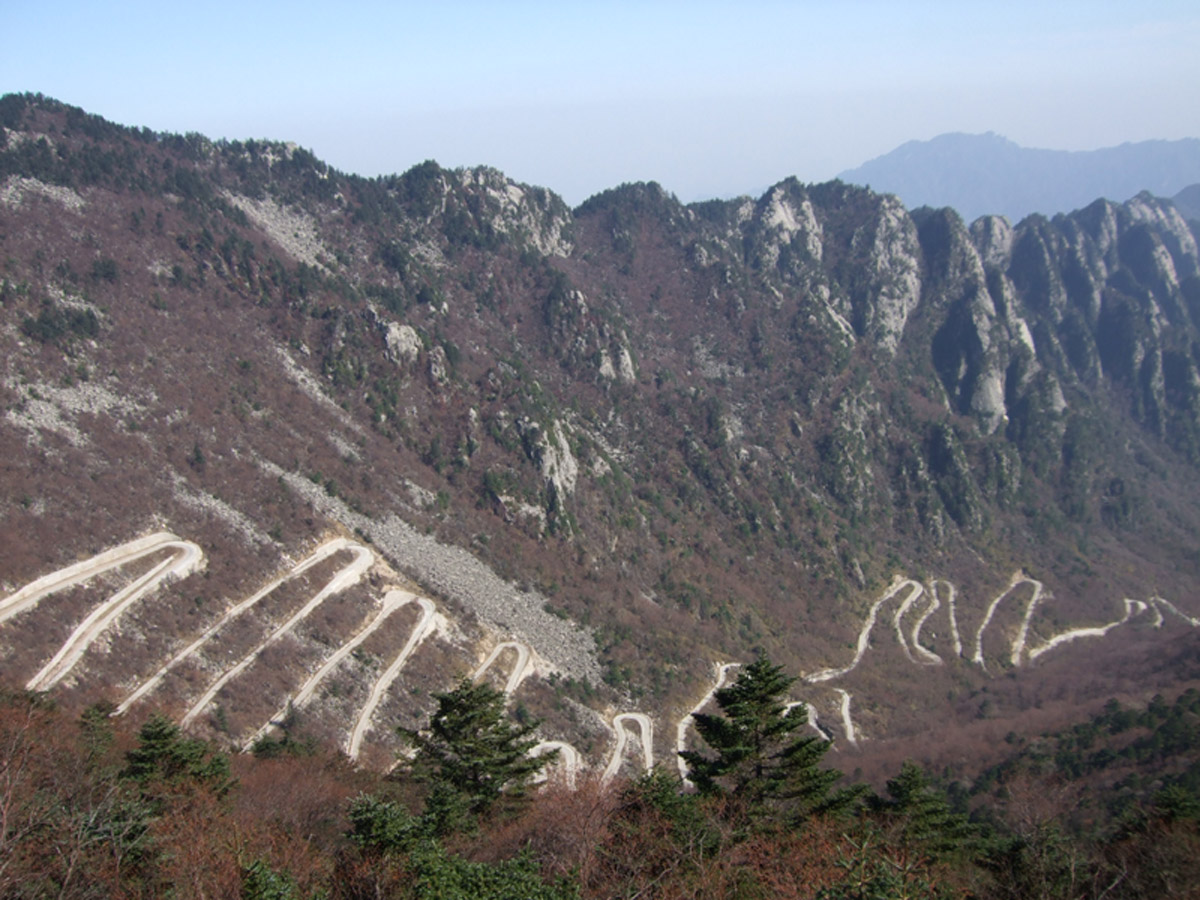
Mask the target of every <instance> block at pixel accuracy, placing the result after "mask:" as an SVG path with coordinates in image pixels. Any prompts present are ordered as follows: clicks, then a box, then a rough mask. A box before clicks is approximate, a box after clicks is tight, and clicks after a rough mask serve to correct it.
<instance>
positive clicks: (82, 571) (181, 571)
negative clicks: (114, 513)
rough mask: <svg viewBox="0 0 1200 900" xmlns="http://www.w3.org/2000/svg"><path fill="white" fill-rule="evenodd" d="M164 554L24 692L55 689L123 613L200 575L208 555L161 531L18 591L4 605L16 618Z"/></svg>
mask: <svg viewBox="0 0 1200 900" xmlns="http://www.w3.org/2000/svg"><path fill="white" fill-rule="evenodd" d="M163 551H168V552H170V554H171V555H170V557H168V558H167V559H165V560H163V561H162V562H160V563H158V564H157V565H156V566H154V568H152V569H151V570H150V571H149V572H146V573H145V574H144V575H142V576H140V577H139V578H137V579H135V580H134V581H133V583H132V584H129V585H126V586H125V587H124V588H122V589H121V590H119V591H117V592H116V593H115V594H113V595H112V596H111V597H109V598H108V599H107V600H105V601H104V602H103V603H101V604H100V605H99V606H97V607H96V608H95V609H93V610H92V611H91V613H89V614H88V616H87V617H86V618H85V619H84V620H83V621H82V622H80V623H79V625H78V626H76V628H75V630H74V631H73V632H71V634H70V636H69V637H68V638H67V639H66V641H64V642H63V645H62V646H61V647H59V649H58V652H57V653H55V654H54V656H53V657H51V659H50V661H49V662H48V663H46V665H45V666H43V667H42V670H41V671H40V672H38V673H37V674H36V675H34V676H33V678H31V679H30V680H29V682H28V684H26V685H25V688H26V690H30V691H46V690H49V689H50V688H52V687H54V685H56V684H57V683H58V682H59V681H61V680H62V679H63V678H64V677H65V676H66V675H67V673H69V672H70V671H71V670H72V669H73V668H74V667H75V666H76V664H77V663H78V662H79V660H80V659H82V658H83V654H84V653H85V652H86V651H87V649H88V647H90V646H91V645H92V644H93V643H95V641H96V639H97V638H99V637H100V636H101V635H102V634H103V633H104V632H105V631H106V630H108V628H109V626H111V625H112V624H113V623H114V622H116V621H117V619H119V618H120V617H121V615H122V614H123V613H124V612H125V610H127V609H128V608H129V607H130V606H132V605H133V604H134V603H136V602H137V601H138V600H140V599H141V598H142V597H144V596H145V595H146V594H148V593H149V592H150V591H151V590H153V589H154V588H156V587H158V586H159V585H160V584H162V583H163V582H165V581H167V580H178V579H181V578H186V577H187V576H188V575H190V574H192V573H193V572H195V571H197V570H198V569H199V568H200V567H201V566H202V565H203V563H204V553H203V551H201V549H200V548H199V547H198V546H197V545H195V544H193V543H191V542H190V541H181V540H180V539H179V538H177V537H176V536H175V535H173V534H168V533H166V532H160V533H158V534H154V535H150V536H149V537H146V538H142V539H141V540H139V541H133V542H131V543H129V544H125V545H122V546H121V547H117V548H115V549H114V550H110V551H107V552H106V553H102V554H100V555H99V556H94V557H92V558H91V559H90V560H85V561H84V562H83V563H80V564H77V565H75V566H70V567H68V568H67V569H60V570H59V571H58V572H55V573H53V574H51V575H49V576H47V577H46V578H41V579H38V581H35V582H34V583H33V584H32V585H30V586H29V587H28V588H25V589H23V590H22V591H18V592H17V594H14V595H13V596H12V597H10V598H9V599H8V600H6V601H4V604H3V606H4V607H6V608H7V610H9V611H11V614H12V615H16V614H17V613H18V612H22V611H24V610H27V609H31V608H32V607H33V606H36V605H37V603H38V602H39V601H40V600H41V599H42V598H44V597H45V596H47V595H48V594H51V593H54V592H56V591H60V590H63V589H64V588H67V587H71V586H73V585H76V584H79V583H81V582H84V581H87V580H88V579H90V578H92V577H94V576H96V575H99V574H100V573H102V572H105V571H108V570H109V569H114V568H117V567H118V566H121V565H125V564H126V563H130V562H134V561H136V560H138V559H141V558H143V557H145V556H149V555H151V554H154V553H159V552H163ZM29 588H35V589H34V590H29ZM7 617H8V616H5V618H7ZM0 621H2V619H0Z"/></svg>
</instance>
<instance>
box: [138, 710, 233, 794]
mask: <svg viewBox="0 0 1200 900" xmlns="http://www.w3.org/2000/svg"><path fill="white" fill-rule="evenodd" d="M125 762H126V765H125V770H124V772H123V773H122V774H123V775H124V776H125V777H127V778H131V779H133V780H134V781H137V782H139V783H140V784H142V785H146V784H148V783H149V782H151V781H154V780H156V779H161V780H162V781H164V782H171V783H189V782H194V783H196V784H202V785H205V786H207V787H211V788H214V789H215V790H216V791H217V792H218V793H224V792H225V791H226V790H228V789H229V787H230V780H229V759H228V758H227V757H226V756H224V755H223V754H220V753H212V752H211V748H210V747H209V745H208V744H207V743H205V742H204V741H202V740H199V739H197V738H186V737H184V736H183V733H182V732H181V731H180V730H179V726H178V725H176V724H175V723H174V722H172V721H171V720H170V719H168V718H167V717H166V716H164V715H162V714H155V715H153V716H151V717H150V718H149V719H147V720H146V723H145V724H144V725H143V726H142V728H141V730H140V731H139V732H138V746H137V747H135V748H134V749H132V750H130V751H129V752H128V753H126V754H125Z"/></svg>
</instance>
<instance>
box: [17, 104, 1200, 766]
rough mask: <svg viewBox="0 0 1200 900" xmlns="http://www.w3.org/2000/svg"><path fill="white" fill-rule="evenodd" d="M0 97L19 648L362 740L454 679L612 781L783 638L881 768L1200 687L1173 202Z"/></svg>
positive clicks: (413, 712)
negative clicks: (969, 196) (526, 176)
mask: <svg viewBox="0 0 1200 900" xmlns="http://www.w3.org/2000/svg"><path fill="white" fill-rule="evenodd" d="M0 126H2V127H3V129H4V131H3V133H2V135H0V137H2V141H0V184H2V187H0V547H3V553H2V554H0V597H3V598H4V599H3V600H0V677H2V678H3V680H4V682H5V684H6V685H8V686H9V687H10V688H11V689H14V690H16V689H20V688H23V687H28V688H29V689H31V690H34V689H35V690H41V691H46V692H48V695H49V696H51V697H53V698H54V699H55V700H56V702H59V703H62V704H63V705H64V706H65V707H66V708H71V709H82V708H85V707H86V706H87V705H88V704H89V703H92V702H94V701H97V700H102V701H105V702H107V703H110V704H111V705H112V706H113V708H114V709H116V710H117V711H118V712H120V713H121V714H122V716H125V717H128V719H129V720H130V721H131V722H136V721H141V720H143V719H144V718H145V717H146V716H148V715H150V714H151V713H152V712H153V711H156V710H159V711H163V712H164V713H166V714H167V715H168V716H169V717H170V719H171V721H174V722H180V723H186V727H187V729H188V733H189V734H194V735H198V736H203V737H206V738H211V739H213V740H215V741H217V742H219V743H220V744H222V745H224V746H228V747H230V748H235V749H242V748H245V747H247V746H249V745H251V744H252V743H253V742H254V741H255V740H280V741H285V740H292V739H293V738H294V739H297V740H299V739H300V738H301V737H303V738H304V739H306V740H308V739H311V741H313V742H315V743H317V744H319V745H320V746H325V747H329V748H337V749H338V750H339V751H340V752H342V753H344V754H345V755H346V756H347V757H348V758H349V759H352V760H354V761H355V762H356V763H357V764H358V765H359V766H360V767H361V768H362V770H364V771H385V770H387V769H388V768H389V767H390V766H391V765H392V764H393V763H394V761H395V759H396V757H397V753H398V752H399V751H400V741H399V739H398V738H397V736H396V735H395V733H394V729H395V727H396V726H401V727H408V728H412V727H416V726H418V725H419V724H420V723H421V722H422V721H424V720H425V718H426V717H427V716H428V715H429V713H430V711H431V710H432V708H433V706H434V700H433V695H434V694H436V693H439V692H443V691H445V690H447V689H448V688H449V687H450V686H452V685H453V684H455V683H456V681H457V680H459V679H461V678H463V677H475V678H479V679H481V680H484V681H487V682H488V683H489V684H492V685H494V686H495V687H496V688H497V689H498V690H502V691H504V692H505V693H506V694H507V696H508V701H507V702H508V708H509V709H510V710H511V712H512V714H513V715H514V716H519V717H520V718H521V719H522V720H523V721H529V720H532V719H538V720H541V722H542V725H541V730H540V732H539V736H540V738H541V739H542V740H543V741H545V742H546V745H547V746H548V747H549V746H554V747H558V748H559V749H560V751H561V755H562V757H563V759H564V760H565V761H566V762H565V765H566V771H565V775H564V777H569V778H576V779H578V780H583V778H584V774H585V773H586V772H592V773H594V774H596V775H598V776H599V775H603V774H605V773H609V777H610V778H612V779H613V780H614V781H615V780H616V779H618V778H619V776H621V775H624V774H632V773H636V772H638V771H641V770H642V769H643V768H645V767H646V766H647V765H648V764H649V763H650V762H651V761H653V762H655V763H657V764H658V765H659V766H664V765H665V766H666V767H667V768H668V769H672V768H674V767H672V765H671V760H672V759H675V758H676V757H675V754H676V752H677V750H678V749H679V748H680V747H688V746H692V744H691V743H690V742H691V741H693V740H694V738H693V737H692V733H693V732H692V729H691V728H690V727H689V724H688V723H689V716H690V714H691V712H693V711H695V710H697V709H700V708H703V706H704V704H705V703H707V702H708V700H707V699H705V698H706V697H707V698H711V696H712V694H711V690H713V689H714V687H713V686H714V682H717V683H720V681H721V679H722V678H724V679H728V678H731V677H735V674H736V672H737V668H736V663H734V662H732V661H738V662H741V663H748V662H750V661H751V660H753V659H755V658H756V656H758V655H759V654H764V655H766V656H768V657H770V658H771V659H772V660H775V661H776V662H778V663H779V664H781V665H783V666H784V667H785V668H786V670H787V671H788V672H790V673H792V674H794V675H796V676H797V677H799V678H800V682H799V683H798V685H797V687H796V692H795V696H793V697H792V698H791V701H790V702H799V701H803V702H804V703H805V704H806V705H807V706H808V708H809V723H810V725H811V728H810V729H809V731H810V733H812V734H814V735H827V736H828V737H829V738H831V739H832V740H833V742H834V746H835V748H836V756H837V761H838V765H839V766H840V767H842V768H845V769H847V770H855V769H861V771H862V775H863V777H867V778H870V779H873V780H874V782H875V783H877V784H879V783H882V779H885V778H886V777H889V775H888V774H886V773H894V771H895V768H896V765H897V764H898V763H899V761H900V760H902V759H903V758H904V757H906V756H912V757H914V758H916V759H919V760H920V761H922V762H923V763H925V764H928V765H930V766H936V767H938V768H939V769H944V770H946V771H950V772H953V773H956V774H955V776H954V777H964V778H966V777H970V776H971V774H972V773H974V772H977V771H979V770H980V769H982V768H984V767H986V766H987V765H989V764H991V763H992V762H993V761H995V760H996V759H997V757H998V756H999V754H1000V753H1001V752H1002V751H1003V749H1004V747H1005V746H1007V745H1004V744H1003V739H1004V738H1005V737H1006V735H1009V734H1012V735H1015V736H1016V738H1023V737H1029V736H1032V735H1035V734H1037V733H1039V732H1041V731H1044V730H1049V729H1055V728H1062V727H1067V726H1069V725H1070V724H1071V723H1072V722H1074V721H1076V720H1077V719H1078V718H1079V717H1080V716H1085V715H1091V714H1095V713H1097V712H1098V711H1099V710H1100V709H1101V708H1102V707H1103V705H1104V704H1105V703H1106V701H1108V700H1109V699H1110V698H1116V699H1119V700H1120V701H1121V702H1123V703H1135V704H1138V703H1140V704H1143V705H1144V704H1146V703H1148V702H1149V700H1150V698H1151V697H1152V696H1154V695H1155V694H1156V693H1161V694H1163V695H1164V696H1167V697H1174V696H1178V695H1180V694H1181V693H1182V692H1185V691H1187V690H1188V689H1189V688H1190V687H1192V686H1194V685H1197V684H1200V668H1197V666H1196V664H1195V654H1196V648H1197V646H1200V632H1198V631H1197V629H1196V628H1195V625H1196V618H1195V617H1196V616H1197V615H1200V609H1198V608H1197V606H1196V601H1195V598H1196V597H1197V596H1198V594H1197V585H1198V584H1200V553H1198V552H1197V543H1196V535H1197V534H1200V478H1197V460H1198V459H1200V387H1198V385H1200V350H1198V349H1197V348H1200V314H1198V310H1200V253H1198V251H1197V247H1196V237H1195V229H1194V225H1193V224H1192V223H1189V222H1188V221H1187V220H1185V219H1184V218H1183V217H1182V216H1181V215H1180V213H1179V212H1178V210H1176V209H1175V208H1174V207H1173V206H1172V205H1171V204H1170V203H1169V202H1168V201H1165V200H1162V199H1160V198H1156V197H1153V196H1151V195H1149V194H1143V195H1139V196H1137V197H1134V198H1133V199H1131V200H1129V201H1128V202H1126V203H1121V204H1118V203H1113V202H1110V201H1108V200H1096V201H1095V202H1093V203H1091V204H1090V205H1088V206H1086V207H1085V208H1083V209H1080V210H1077V211H1075V212H1072V213H1070V214H1064V215H1061V216H1056V217H1055V218H1053V219H1048V218H1045V217H1040V216H1031V217H1029V218H1027V219H1025V220H1023V221H1021V222H1010V221H1008V220H1006V219H1004V218H1002V217H999V216H992V215H988V216H983V217H980V218H978V219H976V220H975V221H972V222H965V221H963V220H962V219H961V218H960V217H958V216H957V214H955V213H954V212H953V211H952V210H949V209H941V210H937V209H919V210H913V211H911V212H910V211H908V210H906V209H905V208H904V207H903V205H902V204H901V203H900V202H899V201H898V200H897V199H896V198H895V197H892V196H890V195H886V194H879V193H875V192H872V191H871V190H869V189H866V188H862V187H858V186H855V185H849V184H844V183H841V182H830V183H827V184H819V185H804V184H801V183H799V182H798V181H796V180H795V179H787V180H785V181H782V182H780V183H778V184H776V185H773V186H771V187H770V188H768V189H767V190H766V191H764V192H763V194H762V195H761V196H759V197H742V198H736V199H732V200H727V201H711V202H707V203H700V204H690V205H685V204H682V203H680V202H679V201H678V200H677V199H676V198H675V197H673V196H671V195H670V194H669V193H667V192H666V191H664V190H663V189H662V188H661V187H660V186H659V185H657V184H654V183H639V184H628V185H621V186H617V187H614V188H613V189H612V190H609V191H605V192H603V193H601V194H599V195H597V196H595V197H593V198H590V199H589V200H587V201H586V202H584V203H583V204H581V205H580V206H578V207H577V208H575V209H570V208H568V207H567V205H566V204H565V203H564V202H563V201H562V200H561V198H558V197H557V196H555V195H554V194H553V193H552V192H550V191H547V190H545V189H543V188H538V187H536V186H531V185H523V184H518V183H516V182H514V181H513V180H511V179H509V178H508V177H506V176H505V175H504V174H503V173H500V172H498V171H496V170H494V169H489V168H486V167H480V168H475V169H454V170H452V169H445V168H442V167H441V166H439V165H437V164H436V163H433V162H430V163H425V164H422V165H420V166H417V167H414V168H413V169H411V170H410V171H408V172H405V173H403V174H399V175H395V176H388V177H386V178H379V179H364V178H360V177H358V176H354V175H348V174H346V173H341V172H337V171H336V170H334V169H333V168H331V167H330V166H328V165H327V164H325V163H324V162H322V161H321V160H319V159H317V158H316V157H315V156H313V154H311V153H309V152H308V151H305V150H303V149H302V148H298V147H295V146H294V145H285V144H277V143H272V142H259V141H249V142H222V141H209V140H207V139H205V138H203V137H201V136H199V135H167V134H163V135H158V134H154V133H152V132H148V131H143V130H140V129H129V128H125V127H123V126H118V125H115V124H113V123H110V122H106V121H104V120H103V119H100V118H99V117H96V116H92V115H90V114H88V113H86V112H84V111H82V110H76V109H74V108H72V107H68V106H65V105H63V104H59V103H57V102H56V101H52V100H49V99H46V98H37V97H29V96H20V95H10V96H9V97H6V98H4V100H3V102H2V103H0ZM139 535H140V536H143V537H138V536H139ZM1014 573H1015V574H1014ZM714 667H715V668H714ZM706 692H708V693H706ZM697 703H699V704H700V706H699V707H698V706H697ZM642 717H644V718H642ZM818 723H819V724H818ZM931 735H936V740H931V737H930V736H931ZM1014 739H1015V738H1014ZM567 748H570V750H569V751H568V749H567ZM614 748H616V753H615V755H614ZM576 760H577V761H578V764H576V763H575V762H573V761H576Z"/></svg>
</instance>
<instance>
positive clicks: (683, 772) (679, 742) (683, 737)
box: [675, 662, 741, 785]
mask: <svg viewBox="0 0 1200 900" xmlns="http://www.w3.org/2000/svg"><path fill="white" fill-rule="evenodd" d="M740 665H741V663H738V662H732V663H717V665H716V673H717V680H716V683H715V684H714V685H713V686H712V687H711V688H710V689H709V691H708V693H707V694H705V695H704V696H703V697H701V698H700V702H699V703H697V704H696V705H695V706H693V707H692V708H691V711H690V712H688V714H687V715H686V716H684V717H683V718H682V719H680V720H679V724H678V725H676V726H675V765H676V766H677V767H678V768H679V777H680V778H682V779H683V783H684V784H685V785H690V784H691V783H692V780H691V779H690V778H688V767H687V763H686V762H684V759H683V757H682V756H680V755H679V754H680V753H682V752H683V751H684V750H686V749H687V729H688V726H689V725H691V724H692V716H694V715H695V714H696V713H698V712H700V710H702V709H704V707H706V706H708V703H709V701H710V700H712V698H713V694H715V693H716V692H717V691H719V690H720V689H721V688H723V687H724V686H725V682H726V681H727V680H728V678H729V672H730V670H731V669H736V668H737V667H738V666H740Z"/></svg>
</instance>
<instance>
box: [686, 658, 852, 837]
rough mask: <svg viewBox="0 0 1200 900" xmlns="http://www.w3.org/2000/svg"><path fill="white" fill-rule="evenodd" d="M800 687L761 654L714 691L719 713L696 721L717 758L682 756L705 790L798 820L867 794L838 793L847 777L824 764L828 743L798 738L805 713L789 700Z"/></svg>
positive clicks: (695, 753) (697, 717)
mask: <svg viewBox="0 0 1200 900" xmlns="http://www.w3.org/2000/svg"><path fill="white" fill-rule="evenodd" d="M795 682H796V679H795V678H794V677H793V676H790V675H787V674H785V673H784V671H783V667H782V666H777V665H774V664H773V663H771V661H770V660H769V659H767V658H766V657H765V656H760V657H759V658H758V659H757V660H755V661H754V662H752V663H750V664H749V665H747V666H745V667H744V668H743V669H742V670H741V674H740V675H739V676H738V678H737V680H736V681H735V682H734V683H733V684H731V685H730V686H729V687H726V688H722V689H721V690H719V691H717V692H716V694H715V695H714V698H715V700H716V702H717V705H718V706H719V707H720V709H721V713H720V715H706V714H703V713H697V714H696V715H695V716H694V717H693V718H694V721H695V724H696V730H697V731H698V732H699V733H700V736H701V737H702V738H703V739H704V741H705V743H707V744H708V746H709V747H710V748H711V749H712V751H714V752H715V756H714V755H710V754H709V753H706V752H703V751H700V750H685V751H683V752H681V753H680V756H682V757H683V759H684V760H685V761H686V762H687V764H688V768H689V777H690V778H691V779H692V781H693V782H695V784H696V787H697V788H698V789H699V790H700V791H701V792H708V793H719V792H725V793H729V794H731V795H733V796H736V797H739V798H741V799H743V800H744V801H746V802H747V803H748V804H749V805H750V806H751V807H763V806H767V807H771V808H775V809H782V810H784V811H786V812H787V813H788V814H790V815H791V816H793V817H796V818H804V817H807V816H808V815H811V814H812V813H814V812H825V811H832V810H835V809H839V808H842V807H845V806H847V805H849V804H850V803H852V802H853V801H854V800H855V798H857V797H858V796H859V795H860V794H861V793H862V789H861V788H857V787H856V788H847V789H843V790H839V791H834V790H833V786H834V784H836V783H837V781H838V780H839V779H840V778H841V777H842V773H841V772H839V771H838V770H837V769H826V768H822V767H821V766H820V763H821V761H822V759H823V758H824V756H825V753H826V752H827V751H828V750H829V748H830V746H831V743H830V742H829V741H826V740H822V739H821V738H818V737H815V736H812V735H803V734H801V732H802V730H803V729H804V728H806V727H807V725H808V709H807V707H805V705H804V704H803V703H789V702H788V701H787V699H786V697H787V692H788V690H789V689H790V688H791V686H792V685H793V684H794V683H795Z"/></svg>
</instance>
